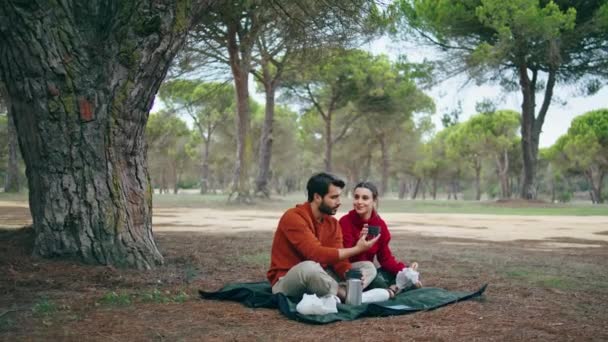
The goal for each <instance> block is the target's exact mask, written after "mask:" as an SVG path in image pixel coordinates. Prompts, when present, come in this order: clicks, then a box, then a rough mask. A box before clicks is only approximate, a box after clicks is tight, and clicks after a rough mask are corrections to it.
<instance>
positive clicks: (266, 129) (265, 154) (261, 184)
mask: <svg viewBox="0 0 608 342" xmlns="http://www.w3.org/2000/svg"><path fill="white" fill-rule="evenodd" d="M262 73H263V79H264V91H265V93H266V108H265V113H264V125H263V126H262V135H261V137H260V151H259V159H258V160H259V167H258V176H257V178H256V180H255V187H256V189H255V192H256V194H261V195H262V196H264V197H266V198H268V197H270V190H269V189H268V180H269V178H270V177H269V176H270V158H271V157H272V140H273V139H272V128H273V126H274V104H275V89H276V85H275V82H273V80H272V76H271V74H270V70H268V64H267V63H265V64H262Z"/></svg>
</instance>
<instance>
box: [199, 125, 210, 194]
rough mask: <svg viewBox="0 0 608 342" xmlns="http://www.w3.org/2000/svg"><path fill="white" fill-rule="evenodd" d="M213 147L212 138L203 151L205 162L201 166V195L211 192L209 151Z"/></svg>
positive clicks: (208, 140)
mask: <svg viewBox="0 0 608 342" xmlns="http://www.w3.org/2000/svg"><path fill="white" fill-rule="evenodd" d="M210 145H211V137H209V139H207V140H206V141H205V148H204V149H203V162H202V165H201V191H200V193H201V195H203V194H206V193H207V192H208V191H209V149H210Z"/></svg>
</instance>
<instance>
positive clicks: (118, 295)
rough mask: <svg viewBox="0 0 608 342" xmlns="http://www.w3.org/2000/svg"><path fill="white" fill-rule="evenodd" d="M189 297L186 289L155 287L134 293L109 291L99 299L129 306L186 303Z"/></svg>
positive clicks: (102, 302)
mask: <svg viewBox="0 0 608 342" xmlns="http://www.w3.org/2000/svg"><path fill="white" fill-rule="evenodd" d="M188 299H190V296H189V295H188V294H187V293H186V292H184V291H179V292H177V293H172V292H171V291H169V290H165V291H163V290H160V289H158V288H155V289H152V290H148V291H144V292H139V293H134V294H128V293H125V292H115V291H112V292H108V293H106V294H105V295H104V296H103V297H101V299H99V301H98V303H99V304H101V305H108V306H128V305H131V304H133V303H135V302H139V303H155V304H166V303H184V302H186V301H188Z"/></svg>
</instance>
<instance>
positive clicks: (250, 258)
mask: <svg viewBox="0 0 608 342" xmlns="http://www.w3.org/2000/svg"><path fill="white" fill-rule="evenodd" d="M241 261H242V262H243V263H245V264H248V265H255V266H268V265H270V253H268V252H258V253H254V254H245V255H241Z"/></svg>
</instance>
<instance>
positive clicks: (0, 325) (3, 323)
mask: <svg viewBox="0 0 608 342" xmlns="http://www.w3.org/2000/svg"><path fill="white" fill-rule="evenodd" d="M13 325H15V321H13V320H12V319H10V318H8V317H0V331H4V330H9V329H10V328H12V327H13Z"/></svg>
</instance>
